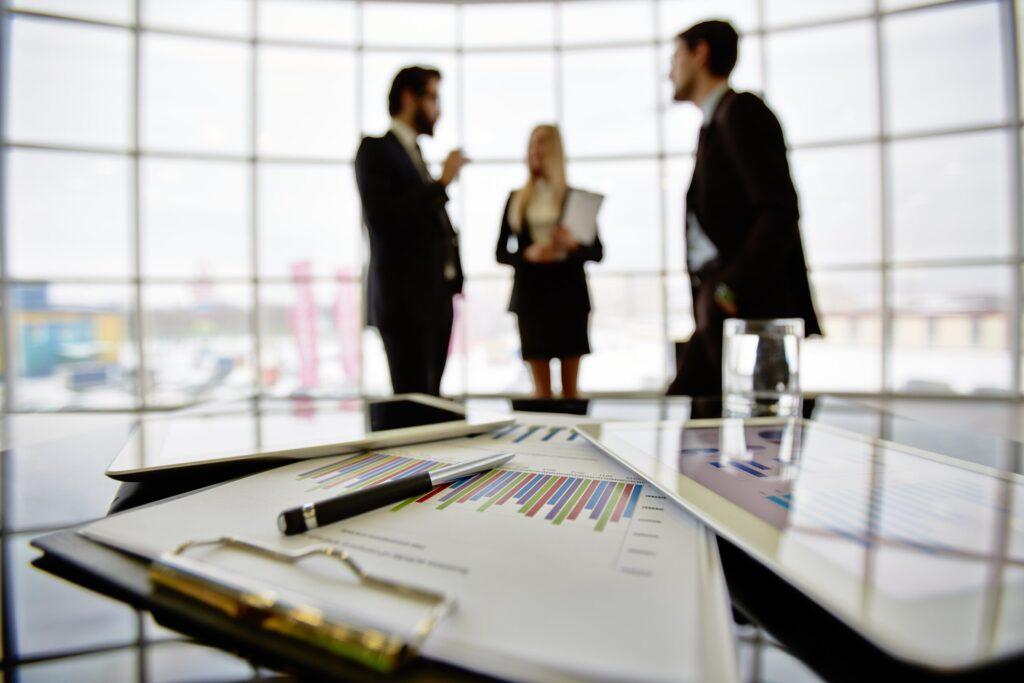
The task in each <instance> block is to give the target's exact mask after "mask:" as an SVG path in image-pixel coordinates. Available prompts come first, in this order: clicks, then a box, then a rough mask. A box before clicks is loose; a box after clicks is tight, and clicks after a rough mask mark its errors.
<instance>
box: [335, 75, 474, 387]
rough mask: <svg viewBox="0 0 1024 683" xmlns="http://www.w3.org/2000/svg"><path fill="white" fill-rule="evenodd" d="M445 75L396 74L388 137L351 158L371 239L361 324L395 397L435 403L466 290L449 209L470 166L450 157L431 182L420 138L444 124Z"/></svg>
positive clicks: (373, 140) (372, 140)
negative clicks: (452, 191) (372, 333)
mask: <svg viewBox="0 0 1024 683" xmlns="http://www.w3.org/2000/svg"><path fill="white" fill-rule="evenodd" d="M440 83H441V72H440V71H438V70H437V69H431V68H424V67H419V66H411V67H406V68H404V69H402V70H401V71H399V72H398V74H397V75H396V76H395V79H394V81H393V82H392V84H391V92H390V93H389V95H388V111H389V113H390V114H391V129H390V130H389V131H388V132H387V133H386V134H385V135H383V136H381V137H365V138H363V141H362V143H361V144H360V145H359V151H358V152H357V153H356V163H355V172H356V183H357V184H358V185H359V196H360V198H361V199H362V203H363V217H364V220H365V222H366V229H367V232H368V233H369V236H370V264H369V269H368V273H367V286H366V300H367V322H368V323H369V324H370V325H371V326H373V327H376V328H377V329H378V330H380V336H381V339H382V341H383V342H384V351H385V353H386V354H387V358H388V371H389V373H390V375H391V388H392V390H393V391H394V392H395V393H396V394H404V393H409V392H422V393H426V394H434V395H440V393H441V376H442V375H443V374H444V366H445V363H446V362H447V360H448V345H449V343H450V341H451V336H452V297H453V296H454V295H456V294H458V293H460V292H461V291H462V264H461V262H460V259H459V243H458V235H457V234H456V232H455V229H454V228H453V227H452V223H451V220H450V219H449V218H448V212H447V210H446V209H445V204H446V203H447V202H448V192H447V188H448V186H449V185H450V184H451V183H452V182H453V181H454V180H455V179H456V178H458V176H459V171H460V170H461V169H462V166H463V165H464V164H465V163H466V158H465V157H464V156H462V152H461V151H460V150H455V151H453V152H452V153H451V154H449V155H448V158H447V159H446V160H445V162H444V168H443V170H442V171H441V177H440V178H439V179H436V180H435V179H434V177H433V176H431V174H430V171H429V170H428V169H427V165H426V163H425V162H424V160H423V155H422V154H421V153H420V148H419V145H418V144H417V142H416V138H417V137H418V136H420V135H433V133H434V126H435V125H436V124H437V119H438V118H439V117H440V115H441V107H440V105H439V102H438V98H439V93H438V88H439V87H440Z"/></svg>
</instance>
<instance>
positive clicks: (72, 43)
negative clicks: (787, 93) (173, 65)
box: [5, 17, 131, 147]
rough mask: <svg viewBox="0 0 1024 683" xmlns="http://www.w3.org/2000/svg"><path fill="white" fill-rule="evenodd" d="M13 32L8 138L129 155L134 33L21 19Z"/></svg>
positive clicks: (14, 20) (15, 22)
mask: <svg viewBox="0 0 1024 683" xmlns="http://www.w3.org/2000/svg"><path fill="white" fill-rule="evenodd" d="M10 26H11V44H10V60H11V63H10V84H9V96H10V99H9V100H8V102H7V103H6V105H5V106H6V107H7V108H8V117H9V118H8V121H7V130H6V135H7V136H8V137H9V138H11V139H12V140H16V141H19V142H44V143H50V144H57V145H61V144H63V145H100V146H110V147H127V145H128V141H129V137H130V134H131V130H130V129H131V124H130V119H129V117H130V115H131V107H130V104H129V92H130V88H131V70H130V67H131V32H129V31H127V30H122V29H114V28H101V27H96V26H84V25H81V24H74V23H66V22H57V21H48V20H45V19H31V18H27V17H14V18H13V19H12V20H11V24H10ZM5 57H6V55H5Z"/></svg>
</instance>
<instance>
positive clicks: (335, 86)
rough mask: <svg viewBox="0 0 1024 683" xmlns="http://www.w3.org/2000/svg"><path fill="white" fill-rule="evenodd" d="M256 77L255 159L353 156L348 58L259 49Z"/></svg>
mask: <svg viewBox="0 0 1024 683" xmlns="http://www.w3.org/2000/svg"><path fill="white" fill-rule="evenodd" d="M258 73H259V88H258V89H257V92H258V93H259V115H258V116H257V121H259V137H258V144H259V151H260V153H261V154H276V155H281V156H313V157H334V158H351V157H353V156H354V155H355V148H356V110H355V101H356V98H355V94H356V93H355V80H356V79H355V56H354V54H353V53H351V52H334V51H331V52H328V51H326V50H323V49H309V50H304V49H301V48H270V47H264V48H261V49H260V52H259V70H258Z"/></svg>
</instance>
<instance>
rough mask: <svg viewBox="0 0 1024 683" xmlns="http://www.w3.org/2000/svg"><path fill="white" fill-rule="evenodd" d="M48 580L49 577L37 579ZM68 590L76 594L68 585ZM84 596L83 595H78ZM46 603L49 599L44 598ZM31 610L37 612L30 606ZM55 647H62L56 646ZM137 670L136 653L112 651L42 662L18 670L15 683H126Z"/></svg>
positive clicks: (132, 677) (23, 666) (60, 645)
mask: <svg viewBox="0 0 1024 683" xmlns="http://www.w3.org/2000/svg"><path fill="white" fill-rule="evenodd" d="M40 578H44V580H45V578H49V577H42V576H41V577H40ZM67 588H68V589H69V590H76V589H75V588H74V587H73V586H71V585H70V584H69V585H68V586H67ZM78 592H80V593H84V592H85V591H78ZM47 599H48V600H52V599H53V598H52V597H51V596H50V595H49V594H47ZM33 607H34V608H36V609H38V608H37V607H35V605H33ZM58 647H61V648H63V647H65V646H64V643H59V645H58ZM138 670H139V653H137V652H136V651H135V650H134V649H132V650H115V651H114V652H109V653H104V654H98V655H77V656H75V657H69V658H66V659H50V660H44V661H42V662H40V663H38V664H28V665H22V666H19V667H18V680H19V681H22V682H23V683H43V682H44V681H72V680H77V681H102V680H117V681H130V680H133V679H134V677H135V676H137V672H138Z"/></svg>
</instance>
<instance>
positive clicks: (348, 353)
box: [260, 269, 363, 396]
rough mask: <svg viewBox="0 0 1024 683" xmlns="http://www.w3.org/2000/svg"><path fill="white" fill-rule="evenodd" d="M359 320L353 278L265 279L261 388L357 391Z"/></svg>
mask: <svg viewBox="0 0 1024 683" xmlns="http://www.w3.org/2000/svg"><path fill="white" fill-rule="evenodd" d="M300 270H301V269H300ZM297 275H301V273H297ZM362 326H363V318H362V287H361V286H360V284H359V282H358V281H355V282H353V281H342V280H339V281H337V282H322V283H313V282H310V281H309V280H301V279H299V277H296V278H295V279H294V281H293V282H291V283H289V284H280V285H264V286H263V287H261V288H260V333H261V337H260V352H261V353H262V356H263V358H262V372H263V377H262V385H263V389H264V390H265V391H267V392H268V393H270V394H273V395H275V396H296V395H306V396H308V395H316V394H322V395H328V396H338V395H345V394H358V393H359V376H360V359H359V358H360V341H361V337H362Z"/></svg>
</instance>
